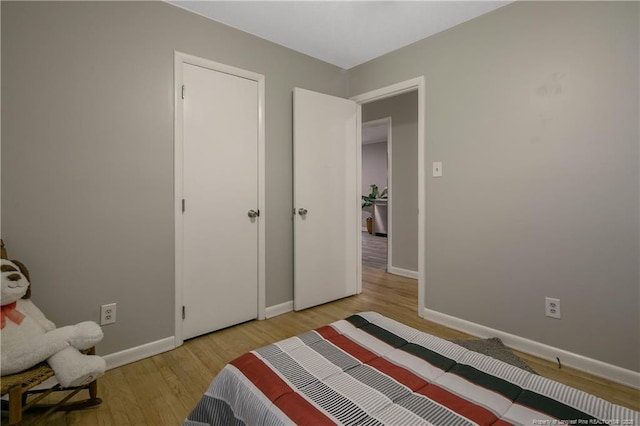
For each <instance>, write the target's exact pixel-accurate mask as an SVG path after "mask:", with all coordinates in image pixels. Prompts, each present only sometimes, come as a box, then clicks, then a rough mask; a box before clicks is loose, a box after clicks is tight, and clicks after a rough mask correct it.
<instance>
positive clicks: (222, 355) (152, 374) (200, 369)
mask: <svg viewBox="0 0 640 426" xmlns="http://www.w3.org/2000/svg"><path fill="white" fill-rule="evenodd" d="M362 275H363V290H364V291H363V293H362V294H360V295H357V296H351V297H347V298H345V299H341V300H337V301H335V302H331V303H327V304H324V305H321V306H316V307H313V308H310V309H307V310H305V311H302V312H289V313H287V314H284V315H280V316H277V317H275V318H271V319H269V320H265V321H252V322H248V323H244V324H240V325H238V326H235V327H230V328H228V329H225V330H221V331H219V332H216V333H210V334H207V335H204V336H201V337H198V338H195V339H191V340H188V341H186V342H185V343H184V344H183V345H182V346H181V347H179V348H177V349H175V350H172V351H169V352H165V353H163V354H160V355H156V356H154V357H152V358H147V359H144V360H141V361H138V362H135V363H132V364H128V365H125V366H122V367H119V368H115V369H113V370H110V371H108V372H107V373H106V374H105V375H104V376H103V377H101V378H100V379H99V381H98V383H99V385H98V396H99V397H101V398H102V399H103V400H104V402H103V404H102V405H100V406H98V407H96V408H92V409H88V410H84V411H76V412H73V413H67V414H65V413H56V414H54V415H53V416H52V417H51V421H50V422H48V423H47V424H51V425H64V426H68V425H89V426H92V425H117V426H125V425H165V424H167V425H176V424H180V423H181V422H182V420H184V418H186V416H187V415H188V413H189V412H190V411H191V409H192V408H193V407H194V406H195V405H196V403H197V402H198V400H199V399H200V397H201V396H202V394H203V393H204V391H205V390H206V389H207V387H208V385H209V383H210V382H211V380H212V379H213V377H214V376H215V374H217V373H218V372H219V371H220V370H221V369H222V368H223V367H224V365H225V364H226V363H228V362H229V361H231V360H233V359H234V358H236V357H237V356H239V355H241V354H243V353H244V352H246V351H248V350H252V349H256V348H258V347H261V346H264V345H267V344H269V343H272V342H275V341H278V340H282V339H285V338H288V337H291V336H295V335H297V334H300V333H303V332H305V331H308V330H310V329H313V328H317V327H321V326H323V325H326V324H328V323H331V322H333V321H337V320H339V319H343V318H345V317H347V316H349V315H352V314H354V313H357V312H362V311H370V310H372V311H377V312H380V313H381V314H382V315H385V316H387V317H390V318H393V319H395V320H397V321H400V322H402V323H405V324H407V325H409V326H411V327H414V328H417V329H419V330H422V331H425V332H427V333H431V334H434V335H436V336H439V337H442V338H445V339H461V338H472V336H470V335H468V334H465V333H462V332H459V331H456V330H453V329H450V328H447V327H445V326H442V325H439V324H436V323H433V322H430V321H426V320H424V319H422V318H419V317H418V315H417V310H418V302H417V295H418V287H417V283H416V280H413V279H410V278H405V277H400V276H395V275H390V274H387V273H386V272H384V271H383V270H380V269H374V268H369V267H363V274H362ZM517 354H518V355H519V356H520V357H521V358H523V359H524V360H525V361H526V362H527V363H529V365H530V366H531V367H532V368H533V369H534V370H536V371H537V372H538V373H540V374H541V375H543V376H545V377H549V378H551V379H553V380H557V381H559V382H562V383H566V384H568V385H570V386H573V387H576V388H578V389H582V390H584V391H586V392H589V393H592V394H594V395H596V396H599V397H601V398H603V399H606V400H608V401H611V402H614V403H616V404H620V405H623V406H626V407H629V408H632V409H635V410H639V411H640V390H637V389H632V388H629V387H626V386H623V385H620V384H617V383H614V382H611V381H609V380H607V379H604V378H600V377H595V376H592V375H590V374H588V373H585V372H581V371H578V370H575V369H571V368H568V367H564V366H563V367H562V368H561V369H560V368H558V366H557V364H556V363H553V362H550V361H547V360H542V359H540V358H537V357H535V356H532V355H528V354H523V353H517ZM83 397H84V396H83ZM25 418H26V419H29V418H30V416H29V415H27V416H25Z"/></svg>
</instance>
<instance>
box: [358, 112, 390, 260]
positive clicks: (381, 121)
mask: <svg viewBox="0 0 640 426" xmlns="http://www.w3.org/2000/svg"><path fill="white" fill-rule="evenodd" d="M380 124H385V125H386V126H387V189H388V195H387V272H390V271H391V270H392V269H393V265H392V264H391V258H392V254H393V225H392V223H393V220H392V219H393V204H392V203H393V200H392V198H393V191H392V187H393V179H392V176H393V175H392V173H391V172H392V168H391V164H392V162H391V160H392V150H391V148H392V147H393V119H392V118H391V117H383V118H378V119H377V120H371V121H367V122H364V123H362V127H365V126H377V125H380ZM360 149H362V146H361V147H360ZM361 186H362V185H361ZM380 190H382V188H380Z"/></svg>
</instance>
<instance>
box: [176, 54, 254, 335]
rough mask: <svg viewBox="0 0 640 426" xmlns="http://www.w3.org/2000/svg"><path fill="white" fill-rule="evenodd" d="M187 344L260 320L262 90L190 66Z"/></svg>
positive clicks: (186, 68) (186, 107)
mask: <svg viewBox="0 0 640 426" xmlns="http://www.w3.org/2000/svg"><path fill="white" fill-rule="evenodd" d="M182 76H183V84H184V94H185V95H184V100H183V105H182V109H183V165H184V166H183V194H184V200H185V201H184V203H185V204H184V207H185V208H184V213H183V241H182V244H183V259H182V279H183V304H184V308H185V315H184V320H183V324H182V337H183V338H184V339H187V338H190V337H194V336H198V335H201V334H204V333H208V332H210V331H214V330H219V329H221V328H224V327H228V326H230V325H234V324H238V323H240V322H243V321H247V320H251V319H254V318H256V317H257V312H258V308H257V305H258V225H257V221H258V220H259V217H257V216H256V217H253V218H251V217H249V216H250V214H249V212H250V211H251V210H253V211H255V212H256V214H258V113H259V110H258V83H257V82H256V81H253V80H250V79H247V78H242V77H238V76H235V75H232V74H228V73H224V72H219V71H215V70H212V69H208V68H206V67H201V66H196V65H191V64H187V63H184V64H183V65H182Z"/></svg>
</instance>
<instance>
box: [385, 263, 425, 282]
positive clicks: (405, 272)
mask: <svg viewBox="0 0 640 426" xmlns="http://www.w3.org/2000/svg"><path fill="white" fill-rule="evenodd" d="M387 272H388V273H390V274H394V275H400V276H402V277H407V278H413V279H416V280H417V279H418V271H410V270H409V269H402V268H396V267H395V266H392V267H390V268H387Z"/></svg>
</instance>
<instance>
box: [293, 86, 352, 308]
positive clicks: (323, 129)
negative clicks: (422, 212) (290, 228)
mask: <svg viewBox="0 0 640 426" xmlns="http://www.w3.org/2000/svg"><path fill="white" fill-rule="evenodd" d="M293 108H294V110H293V111H294V112H293V121H294V126H293V145H294V148H293V158H294V162H293V164H294V166H293V171H294V172H293V182H294V184H293V185H294V213H295V214H294V309H295V310H301V309H306V308H309V307H311V306H315V305H319V304H322V303H326V302H330V301H332V300H336V299H339V298H342V297H346V296H350V295H353V294H356V292H357V289H358V285H357V270H358V242H359V238H358V236H359V233H360V224H359V221H360V208H361V207H360V200H359V199H358V190H357V183H358V176H357V174H358V170H357V167H356V165H357V160H358V155H357V154H358V143H357V128H356V125H357V105H356V103H355V102H354V101H351V100H347V99H343V98H337V97H334V96H329V95H325V94H322V93H316V92H311V91H309V90H304V89H299V88H296V89H294V92H293Z"/></svg>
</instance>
